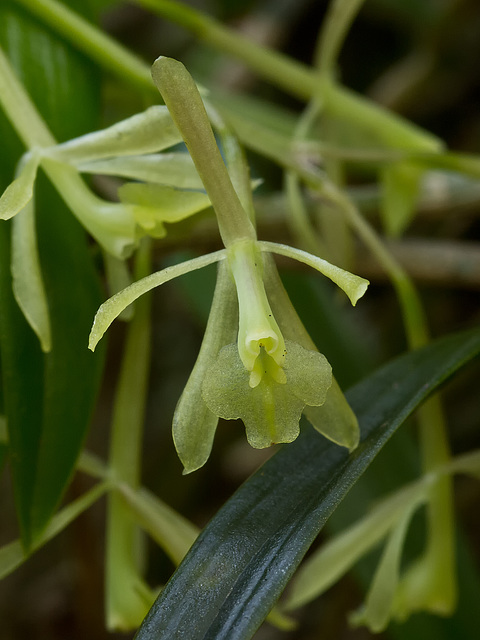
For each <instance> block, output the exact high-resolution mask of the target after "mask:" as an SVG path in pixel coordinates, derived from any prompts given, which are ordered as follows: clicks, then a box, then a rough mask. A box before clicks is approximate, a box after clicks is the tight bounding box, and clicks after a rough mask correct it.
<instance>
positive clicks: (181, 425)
mask: <svg viewBox="0 0 480 640" xmlns="http://www.w3.org/2000/svg"><path fill="white" fill-rule="evenodd" d="M237 328H238V308H237V304H236V292H235V286H234V284H233V282H232V279H231V277H230V274H229V272H228V269H227V265H226V264H225V262H221V263H220V264H219V265H218V275H217V284H216V287H215V293H214V296H213V301H212V307H211V310H210V315H209V318H208V323H207V328H206V330H205V335H204V337H203V341H202V346H201V348H200V353H199V354H198V358H197V361H196V362H195V366H194V367H193V370H192V372H191V374H190V377H189V378H188V382H187V384H186V385H185V389H184V390H183V393H182V395H181V397H180V399H179V401H178V404H177V407H176V409H175V413H174V416H173V440H174V442H175V448H176V449H177V453H178V457H179V458H180V460H181V461H182V464H183V466H184V471H183V473H184V474H187V473H191V472H192V471H196V470H197V469H199V468H200V467H202V466H203V465H204V464H205V462H206V461H207V460H208V457H209V455H210V451H211V449H212V445H213V438H214V436H215V431H216V428H217V424H218V416H217V415H216V414H214V413H212V412H211V411H210V409H209V408H208V407H207V405H206V403H205V401H204V399H203V397H202V385H203V379H204V377H205V373H206V371H207V370H208V369H209V367H210V366H211V365H212V363H213V362H214V360H215V358H216V357H217V354H218V352H219V350H220V349H221V347H222V346H223V345H224V344H229V343H231V342H233V341H234V340H235V337H236V333H237Z"/></svg>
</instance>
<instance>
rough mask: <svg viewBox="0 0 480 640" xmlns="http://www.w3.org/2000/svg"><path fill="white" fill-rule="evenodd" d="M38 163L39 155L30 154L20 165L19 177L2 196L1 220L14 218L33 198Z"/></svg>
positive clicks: (0, 203) (0, 202)
mask: <svg viewBox="0 0 480 640" xmlns="http://www.w3.org/2000/svg"><path fill="white" fill-rule="evenodd" d="M38 164H39V157H38V155H36V154H32V155H30V156H29V157H28V160H27V161H26V162H24V163H23V166H21V167H20V171H19V173H18V177H16V178H15V180H14V181H13V182H11V183H10V184H9V185H8V187H7V188H6V189H5V191H4V192H3V194H2V196H1V197H0V220H9V219H10V218H13V216H15V215H16V214H17V213H18V212H19V211H21V210H22V209H23V207H24V206H25V205H26V204H27V202H29V201H30V200H31V199H32V197H33V185H34V183H35V178H36V177H37V169H38Z"/></svg>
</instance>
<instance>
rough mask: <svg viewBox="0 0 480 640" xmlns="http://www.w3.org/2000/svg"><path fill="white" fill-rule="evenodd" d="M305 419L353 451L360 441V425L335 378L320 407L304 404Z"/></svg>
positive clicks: (337, 442) (330, 438)
mask: <svg viewBox="0 0 480 640" xmlns="http://www.w3.org/2000/svg"><path fill="white" fill-rule="evenodd" d="M303 413H304V414H305V417H306V418H307V420H308V421H309V422H310V423H311V424H312V425H313V427H314V428H315V429H316V430H317V431H318V432H319V433H321V434H322V435H323V436H325V437H326V438H328V439H329V440H331V441H332V442H335V443H336V444H338V445H340V446H342V447H347V449H348V450H349V451H353V450H354V449H356V447H357V446H358V443H359V441H360V427H359V425H358V420H357V417H356V415H355V414H354V413H353V411H352V408H351V407H350V405H349V404H348V402H347V400H346V398H345V396H344V395H343V392H342V390H341V389H340V387H339V386H338V383H337V381H336V380H335V378H333V380H332V386H331V387H330V390H329V392H328V394H327V399H326V401H325V403H324V404H322V406H321V407H309V406H306V407H305V410H304V412H303Z"/></svg>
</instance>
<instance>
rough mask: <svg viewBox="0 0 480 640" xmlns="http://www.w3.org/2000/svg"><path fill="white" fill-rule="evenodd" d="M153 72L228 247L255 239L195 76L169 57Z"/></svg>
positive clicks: (159, 62) (157, 62) (158, 60)
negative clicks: (221, 152)
mask: <svg viewBox="0 0 480 640" xmlns="http://www.w3.org/2000/svg"><path fill="white" fill-rule="evenodd" d="M152 75H153V81H154V82H155V85H156V86H157V88H158V90H159V91H160V93H161V94H162V97H163V99H164V100H165V104H166V105H167V107H168V109H169V111H170V114H171V116H172V119H173V121H174V122H175V124H176V125H177V127H178V130H179V131H180V133H181V134H182V137H183V139H184V141H185V144H186V145H187V147H188V150H189V152H190V155H191V156H192V159H193V161H194V163H195V166H196V168H197V171H198V174H199V176H200V178H201V179H202V182H203V184H204V186H205V190H206V191H207V194H208V196H209V198H210V201H211V203H212V205H213V208H214V209H215V213H216V215H217V220H218V226H219V229H220V234H221V236H222V240H223V242H224V244H225V247H228V246H229V245H230V244H231V243H232V242H234V241H237V240H241V239H247V238H250V239H252V240H254V239H255V237H256V234H255V229H254V227H253V225H252V223H251V222H250V219H249V217H248V214H247V212H246V211H245V210H244V209H243V207H242V205H241V203H240V200H239V198H238V196H237V194H236V192H235V189H234V188H233V185H232V181H231V180H230V177H229V175H228V171H227V168H226V166H225V164H224V162H223V159H222V156H221V155H220V151H219V149H218V146H217V143H216V141H215V137H214V135H213V131H212V127H211V126H210V123H209V121H208V116H207V113H206V111H205V107H204V104H203V101H202V98H201V96H200V93H199V92H198V89H197V86H196V84H195V82H194V81H193V78H192V76H191V75H190V74H189V73H188V71H187V70H186V69H185V67H184V66H183V64H182V63H181V62H178V61H177V60H173V59H172V58H165V57H160V58H158V59H157V60H156V61H155V62H154V64H153V67H152Z"/></svg>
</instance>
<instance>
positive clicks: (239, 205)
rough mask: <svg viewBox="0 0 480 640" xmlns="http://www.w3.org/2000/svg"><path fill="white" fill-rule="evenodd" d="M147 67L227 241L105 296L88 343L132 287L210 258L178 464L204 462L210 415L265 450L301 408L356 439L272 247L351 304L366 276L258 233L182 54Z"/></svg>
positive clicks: (286, 438) (341, 437) (128, 299)
mask: <svg viewBox="0 0 480 640" xmlns="http://www.w3.org/2000/svg"><path fill="white" fill-rule="evenodd" d="M152 75H153V79H154V82H155V85H156V86H157V88H158V89H159V91H160V93H161V94H162V97H163V99H164V101H165V104H166V105H167V107H168V109H169V111H170V114H171V116H172V119H173V121H174V123H175V124H176V126H177V128H178V130H179V131H180V133H181V135H182V137H183V140H184V141H185V143H186V146H187V148H188V150H189V152H190V155H191V157H192V158H193V162H194V163H195V167H196V169H197V172H198V175H199V176H200V177H201V179H202V182H203V185H204V187H205V191H206V193H207V195H208V197H209V200H210V202H211V203H212V205H213V208H214V210H215V213H216V216H217V221H218V226H219V230H220V235H221V237H222V240H223V243H224V246H225V248H224V249H222V250H220V251H216V252H214V253H211V254H208V255H204V256H201V257H198V258H194V259H193V260H190V261H187V262H184V263H181V264H179V265H176V266H172V267H167V268H166V269H163V270H162V271H159V272H157V273H154V274H152V275H150V276H148V277H146V278H144V279H143V280H140V281H138V282H136V283H134V284H132V285H131V286H129V287H127V288H126V289H124V290H123V291H121V292H119V293H117V294H116V295H115V296H113V297H112V298H110V299H109V300H107V301H106V302H105V303H104V304H103V305H102V306H101V307H100V309H99V311H98V313H97V315H96V317H95V321H94V325H93V328H92V332H91V335H90V348H91V349H94V348H95V346H96V344H97V343H98V341H99V340H100V338H101V337H102V335H103V333H104V332H105V330H106V329H107V328H108V326H109V325H110V323H111V322H112V321H113V319H114V318H115V317H117V316H118V315H119V314H120V313H121V312H122V311H123V310H124V309H125V308H126V307H127V306H128V305H130V304H131V303H132V302H133V301H134V300H135V299H137V298H138V297H139V296H140V295H142V294H143V293H145V292H146V291H149V290H151V289H152V288H153V287H156V286H158V285H160V284H162V283H164V282H166V281H168V280H171V279H172V278H175V277H177V276H179V275H182V274H184V273H187V272H189V271H192V270H194V269H198V268H201V267H203V266H206V265H208V264H211V263H213V262H218V263H219V268H218V275H217V284H216V290H215V294H214V298H213V303H212V308H211V311H210V316H209V320H208V324H207V329H206V332H205V337H204V340H203V343H202V347H201V350H200V353H199V356H198V359H197V362H196V364H195V366H194V369H193V371H192V373H191V375H190V378H189V380H188V382H187V385H186V387H185V390H184V392H183V394H182V396H181V398H180V400H179V402H178V405H177V408H176V411H175V415H174V419H173V437H174V440H175V445H176V448H177V451H178V453H179V456H180V458H181V460H182V462H183V464H184V467H185V472H186V473H188V472H191V471H194V470H195V469H198V468H199V467H201V466H202V465H203V464H204V463H205V461H206V460H207V458H208V456H209V453H210V450H211V447H212V442H213V436H214V433H215V429H216V426H217V423H218V418H225V419H235V418H241V419H242V420H243V422H244V424H245V427H246V432H247V438H248V441H249V443H250V444H251V445H252V446H253V447H257V448H263V447H268V446H270V445H271V444H273V443H280V442H291V441H293V440H294V439H295V438H296V437H297V435H298V433H299V421H300V417H301V414H302V412H305V414H306V416H307V418H308V419H309V420H310V422H311V423H312V424H313V425H314V427H315V428H316V429H318V430H319V431H320V432H321V433H323V434H324V435H326V436H327V437H328V438H330V439H332V440H334V441H335V442H337V443H338V444H340V445H342V446H346V447H347V448H349V449H353V448H355V446H356V445H357V443H358V439H359V433H358V423H357V421H356V419H355V416H354V415H353V412H352V411H351V409H350V407H349V406H348V404H347V402H346V400H345V398H344V397H343V394H342V393H341V391H340V389H339V387H338V385H337V383H336V382H335V381H334V379H333V378H332V372H331V367H330V365H329V363H328V362H327V360H326V358H325V357H324V356H323V355H322V354H320V353H319V352H318V351H317V350H316V348H315V346H314V345H313V343H312V341H311V339H310V337H309V336H308V334H307V332H306V331H305V329H304V327H303V325H302V323H301V321H300V320H299V318H298V316H297V314H296V312H295V310H294V309H293V307H292V305H291V303H290V301H289V299H288V296H287V294H286V292H285V290H284V288H283V286H282V284H281V281H280V278H279V276H278V273H277V270H276V267H275V264H274V262H273V260H272V258H271V254H272V253H277V254H280V255H283V256H287V257H290V258H293V259H296V260H299V261H301V262H303V263H306V264H308V265H310V266H312V267H314V268H316V269H317V270H319V271H320V272H321V273H323V274H324V275H326V276H327V277H329V278H330V279H331V280H333V281H334V282H335V283H336V284H337V285H338V286H339V287H340V288H341V289H343V290H344V291H345V293H346V294H347V295H348V297H349V298H350V300H351V302H352V304H355V303H356V302H357V300H358V299H359V298H360V297H361V296H362V295H363V294H364V293H365V291H366V288H367V285H368V282H367V281H366V280H364V279H363V278H360V277H358V276H355V275H353V274H351V273H348V272H347V271H344V270H343V269H340V268H338V267H335V266H334V265H332V264H330V263H328V262H326V261H325V260H322V259H321V258H318V257H316V256H313V255H311V254H308V253H306V252H304V251H301V250H298V249H294V248H292V247H289V246H286V245H283V244H277V243H273V242H264V241H259V240H258V239H257V235H256V230H255V224H254V216H252V215H250V213H251V212H250V211H249V208H248V204H247V202H248V196H245V194H244V193H242V190H241V189H240V188H239V189H238V193H237V191H236V190H235V188H234V186H233V184H232V181H231V179H230V177H229V173H228V170H227V167H226V165H225V163H224V162H223V159H222V157H221V155H220V151H219V149H218V146H217V144H216V141H215V138H214V135H213V131H212V128H211V126H210V123H209V119H208V116H207V112H206V110H205V106H204V103H203V101H202V98H201V96H200V93H199V91H198V89H197V87H196V85H195V83H194V81H193V79H192V78H191V76H190V75H189V73H188V72H187V70H186V69H185V67H184V66H183V65H182V64H181V63H180V62H178V61H176V60H173V59H170V58H165V57H160V58H158V59H157V60H156V62H155V63H154V65H153V71H152ZM240 182H241V181H240ZM247 182H248V181H247ZM243 184H245V181H244V182H243ZM241 199H243V202H242V201H241Z"/></svg>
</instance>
